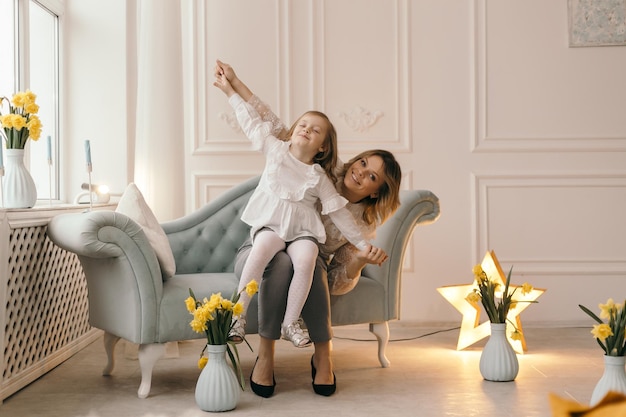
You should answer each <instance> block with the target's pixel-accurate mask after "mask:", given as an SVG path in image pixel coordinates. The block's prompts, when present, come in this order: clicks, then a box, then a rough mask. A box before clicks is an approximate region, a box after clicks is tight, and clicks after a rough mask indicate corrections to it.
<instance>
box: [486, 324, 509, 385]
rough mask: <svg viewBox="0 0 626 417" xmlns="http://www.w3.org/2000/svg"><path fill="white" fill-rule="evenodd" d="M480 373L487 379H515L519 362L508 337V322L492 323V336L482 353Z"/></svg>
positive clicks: (502, 380) (498, 380) (501, 380)
mask: <svg viewBox="0 0 626 417" xmlns="http://www.w3.org/2000/svg"><path fill="white" fill-rule="evenodd" d="M479 366H480V374H481V375H482V376H483V378H484V379H486V380H487V381H496V382H504V381H513V380H514V379H515V377H516V376H517V372H518V371H519V362H518V360H517V355H516V354H515V350H513V346H511V344H510V343H509V340H508V339H507V338H506V323H491V336H489V340H488V341H487V343H486V344H485V347H484V348H483V351H482V353H481V355H480V364H479Z"/></svg>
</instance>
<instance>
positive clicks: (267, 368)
mask: <svg viewBox="0 0 626 417" xmlns="http://www.w3.org/2000/svg"><path fill="white" fill-rule="evenodd" d="M215 76H216V77H218V78H219V77H221V76H225V77H226V78H227V79H228V81H229V82H230V83H231V85H232V87H233V88H234V89H235V91H236V92H237V94H239V95H240V96H241V97H242V98H243V99H244V100H246V101H248V102H249V103H250V104H252V105H253V106H254V107H255V108H256V110H257V112H258V113H259V114H260V115H261V117H262V118H263V119H264V120H266V121H271V122H272V125H273V134H274V135H275V136H276V137H278V138H285V137H286V132H287V130H286V129H285V126H284V124H282V122H281V121H280V120H279V119H278V117H276V115H274V114H273V113H272V112H271V110H270V109H269V108H268V107H267V106H266V105H264V103H262V102H261V101H260V100H259V99H258V98H257V97H256V96H254V95H253V94H252V92H251V91H250V89H248V87H247V86H246V85H245V84H244V83H243V82H242V81H241V80H239V78H237V76H236V75H235V72H234V71H233V69H232V67H230V66H229V65H228V64H225V63H223V62H220V61H217V65H216V67H215ZM338 168H339V169H338V175H337V177H338V178H339V180H338V182H337V191H339V193H340V194H341V195H342V196H344V197H345V198H346V199H347V200H348V201H349V204H348V205H347V206H346V207H347V208H348V209H349V210H350V212H351V213H352V215H353V216H354V217H355V220H356V221H357V223H358V224H359V226H360V227H361V229H362V231H363V233H364V235H365V237H366V238H368V235H369V237H373V235H374V232H375V228H376V226H377V225H378V224H382V223H383V222H384V221H385V220H386V219H387V218H388V217H389V216H390V215H391V214H392V213H393V212H394V211H395V210H396V209H397V208H398V206H399V189H400V179H401V170H400V166H399V165H398V163H397V161H396V160H395V158H394V157H393V155H392V154H391V153H389V152H387V151H383V150H374V151H366V152H363V153H361V154H359V155H357V156H356V157H355V158H352V159H351V160H350V161H349V162H348V163H346V164H345V165H341V166H339V167H338ZM323 221H324V226H325V229H326V234H327V239H326V243H325V244H324V245H321V247H320V255H321V256H320V257H319V258H318V260H317V263H316V267H315V274H314V277H313V283H312V285H311V289H310V291H309V296H308V298H307V301H306V303H305V305H304V308H303V310H302V317H303V319H304V321H305V323H306V325H307V328H308V332H309V337H310V339H311V340H312V341H313V343H314V346H315V352H314V354H313V356H312V357H311V376H312V385H313V390H314V391H315V393H317V394H319V395H324V396H329V395H332V394H333V393H334V392H335V390H336V378H335V374H334V372H333V365H332V360H331V348H332V346H331V340H332V328H331V321H330V294H331V291H332V293H333V294H340V293H345V292H347V291H349V290H350V289H352V288H353V287H354V286H355V285H356V283H357V281H358V279H359V277H360V274H361V270H362V269H363V268H364V267H365V265H367V264H375V265H380V264H381V263H382V262H384V261H385V260H386V259H387V254H386V253H385V252H384V251H383V250H382V249H378V250H374V251H368V250H364V251H359V250H358V249H356V248H355V247H354V246H352V245H351V244H349V243H348V242H347V240H346V239H345V238H344V237H343V236H341V234H340V233H339V232H338V230H337V229H336V228H335V227H334V225H333V223H332V221H330V219H328V218H324V219H323ZM250 248H251V246H250V245H249V242H248V244H244V245H243V246H242V248H241V249H240V250H239V253H238V254H237V260H236V264H235V272H236V273H237V275H240V273H241V270H242V269H243V266H244V265H245V262H246V260H247V256H248V254H249V251H250ZM331 255H332V260H331V261H330V262H329V260H330V259H331ZM292 275H293V269H292V265H291V260H290V258H289V256H288V255H287V254H286V253H285V252H284V251H283V252H279V253H278V254H277V255H276V256H275V257H274V258H273V260H272V261H271V262H270V264H269V265H268V267H267V268H266V270H265V273H264V275H263V278H262V281H261V285H260V290H259V295H258V297H259V300H258V301H259V329H258V332H259V336H260V343H259V347H258V350H257V353H258V357H257V360H256V362H255V365H254V368H253V369H252V373H251V375H250V386H251V388H252V390H253V391H254V392H255V394H257V395H260V396H262V397H265V398H267V397H270V396H271V395H272V394H273V393H274V388H275V385H276V382H275V379H274V348H275V343H276V340H278V339H279V338H280V324H281V323H282V319H283V316H284V313H285V306H286V300H287V292H288V289H289V284H290V281H291V278H292ZM329 283H330V286H329Z"/></svg>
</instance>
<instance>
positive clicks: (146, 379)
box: [137, 343, 165, 398]
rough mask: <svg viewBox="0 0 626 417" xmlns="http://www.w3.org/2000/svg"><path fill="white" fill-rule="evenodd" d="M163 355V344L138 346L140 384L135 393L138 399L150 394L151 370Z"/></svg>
mask: <svg viewBox="0 0 626 417" xmlns="http://www.w3.org/2000/svg"><path fill="white" fill-rule="evenodd" d="M164 354H165V344H163V343H151V344H147V345H139V354H138V356H139V367H140V368H141V384H140V385H139V390H138V391H137V396H138V397H139V398H146V397H147V396H148V394H150V387H151V385H152V369H154V364H156V361H158V360H159V359H160V358H161V357H162V356H163V355H164Z"/></svg>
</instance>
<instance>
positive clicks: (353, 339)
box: [333, 326, 461, 342]
mask: <svg viewBox="0 0 626 417" xmlns="http://www.w3.org/2000/svg"><path fill="white" fill-rule="evenodd" d="M460 328H461V326H457V327H452V328H450V329H442V330H436V331H434V332H430V333H425V334H422V335H419V336H414V337H406V338H402V339H389V342H406V341H409V340H417V339H421V338H423V337H426V336H432V335H435V334H438V333H445V332H450V331H452V330H458V329H460ZM333 339H341V340H350V341H353V342H376V341H377V340H376V339H355V338H352V337H341V336H333Z"/></svg>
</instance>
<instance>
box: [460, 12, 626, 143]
mask: <svg viewBox="0 0 626 417" xmlns="http://www.w3.org/2000/svg"><path fill="white" fill-rule="evenodd" d="M488 3H489V2H488V1H487V0H476V1H475V2H472V5H473V7H474V20H473V22H472V23H473V27H471V29H473V33H474V43H473V45H472V48H473V54H472V55H471V56H472V59H473V65H472V66H471V68H472V71H473V74H472V80H473V85H472V86H471V88H472V95H473V97H474V99H473V101H472V104H471V106H470V109H471V112H472V113H473V114H472V117H471V120H472V123H473V124H474V126H473V128H472V129H471V132H470V133H471V143H470V148H471V150H472V152H624V151H626V137H624V136H615V137H603V136H602V135H599V136H597V137H594V136H580V137H567V136H560V137H559V136H554V137H539V136H536V137H520V136H517V135H516V134H514V133H512V134H511V135H510V136H498V137H496V136H492V135H491V134H490V133H489V131H488V120H489V114H488V102H487V92H488V88H489V85H488V84H489V83H488V77H487V72H488V68H487V61H488V60H487V56H488V53H489V50H488V47H487V23H488V22H487V7H488Z"/></svg>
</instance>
